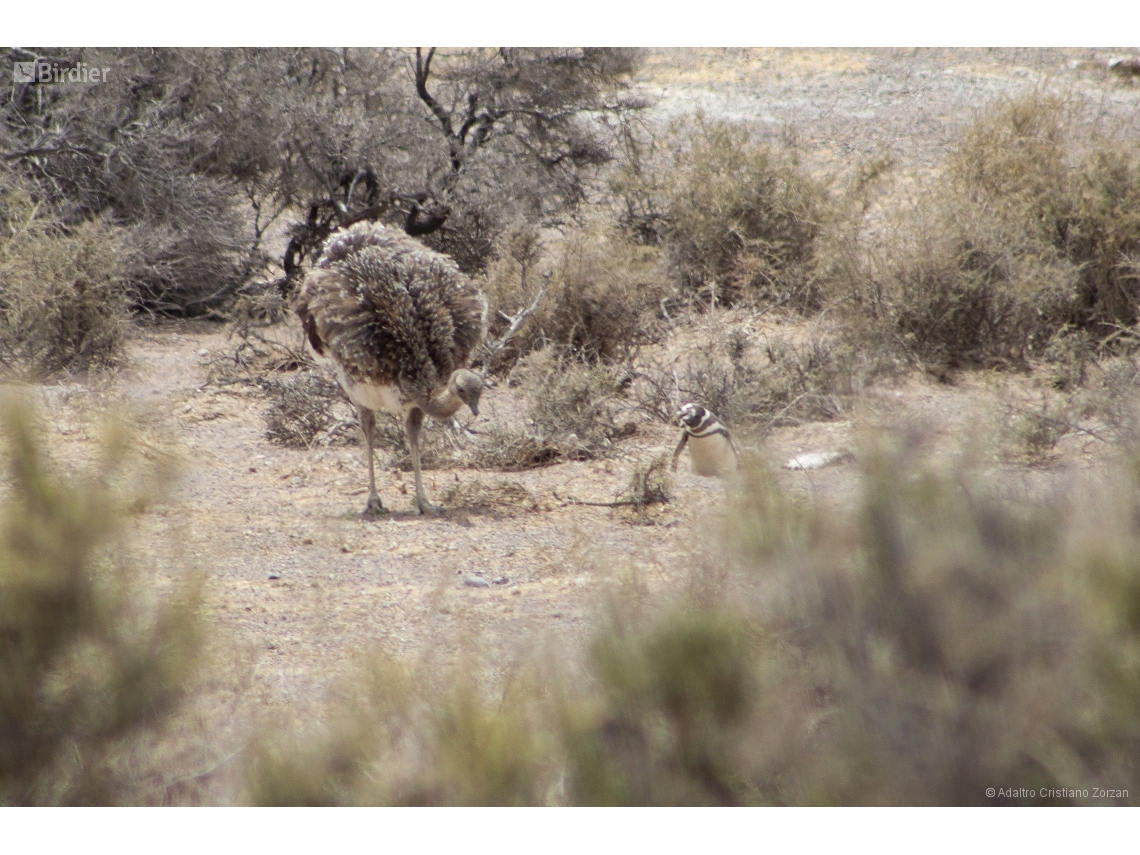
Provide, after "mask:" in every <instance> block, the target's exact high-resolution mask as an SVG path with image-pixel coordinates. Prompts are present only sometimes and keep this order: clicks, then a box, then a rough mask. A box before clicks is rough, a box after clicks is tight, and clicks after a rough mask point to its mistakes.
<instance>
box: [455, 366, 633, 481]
mask: <svg viewBox="0 0 1140 855" xmlns="http://www.w3.org/2000/svg"><path fill="white" fill-rule="evenodd" d="M512 380H513V381H514V382H517V383H518V384H519V388H520V390H521V391H522V392H523V393H524V394H525V395H526V398H527V400H528V401H529V405H528V408H527V410H526V418H525V420H524V424H523V425H518V424H512V423H507V424H496V425H494V426H493V427H492V428H491V429H490V430H489V431H488V432H487V433H486V434H484V436H483V437H482V438H481V441H480V442H479V443H478V445H477V446H476V447H475V449H474V451H473V457H472V460H473V462H474V463H475V465H477V466H479V467H482V468H486V469H498V470H502V471H512V470H519V469H531V468H534V467H539V466H548V465H550V464H553V463H559V462H561V461H565V460H593V459H596V458H599V457H604V456H606V455H607V454H609V453H611V451H612V449H613V444H614V441H615V440H617V439H620V438H621V437H622V436H626V435H628V434H629V433H631V432H632V431H631V430H630V426H628V425H627V426H625V427H623V428H618V427H617V426H616V424H615V423H614V416H615V412H616V403H617V398H618V393H619V390H618V387H617V383H616V382H615V380H614V375H613V372H612V371H611V370H610V369H609V368H607V367H606V366H605V365H600V364H599V365H589V364H586V363H583V362H580V361H578V360H576V359H574V358H572V357H568V356H564V355H559V354H558V352H557V350H556V349H555V348H547V349H545V350H541V351H538V352H536V353H532V354H531V355H530V356H528V357H527V358H526V359H525V360H524V361H523V362H522V363H521V364H520V365H519V366H518V368H516V369H515V372H514V374H513V375H512Z"/></svg>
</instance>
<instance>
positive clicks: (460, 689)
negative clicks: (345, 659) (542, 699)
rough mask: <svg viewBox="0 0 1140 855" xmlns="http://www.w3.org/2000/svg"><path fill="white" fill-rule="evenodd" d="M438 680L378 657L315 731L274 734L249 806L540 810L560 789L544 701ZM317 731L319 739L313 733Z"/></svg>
mask: <svg viewBox="0 0 1140 855" xmlns="http://www.w3.org/2000/svg"><path fill="white" fill-rule="evenodd" d="M447 676H448V679H446V680H442V681H437V680H433V679H432V677H431V676H430V675H429V674H427V673H423V672H419V671H417V670H416V669H413V668H410V667H407V666H405V665H403V664H402V663H399V662H395V661H392V660H389V659H387V658H384V657H376V658H374V660H373V661H372V662H371V663H370V664H369V665H368V666H367V667H366V669H365V671H364V674H363V675H362V676H361V677H360V678H359V679H358V680H357V681H355V685H354V686H353V687H352V689H351V690H350V691H348V692H346V693H345V694H344V695H342V697H341V698H340V699H339V700H340V704H339V706H338V707H336V708H334V714H333V715H332V716H331V717H330V719H329V720H328V721H327V722H326V723H324V724H323V726H319V727H316V728H311V730H310V732H307V733H303V734H299V735H294V734H292V733H291V732H290V730H289V729H286V728H281V729H267V734H266V735H265V736H263V737H262V738H261V739H260V740H259V742H258V743H257V744H255V745H254V746H253V751H252V752H251V754H252V761H251V762H250V764H249V766H248V767H247V775H246V787H245V793H244V800H245V801H246V803H247V804H256V805H329V806H332V805H375V804H385V805H476V806H478V805H534V804H544V803H545V802H546V801H547V799H546V798H545V796H546V792H547V791H548V790H549V789H551V788H552V787H553V786H554V784H555V780H554V776H553V774H552V773H553V768H552V764H550V762H549V747H548V746H547V745H544V744H543V743H542V740H543V734H542V732H541V731H540V730H538V729H537V728H535V727H534V722H533V719H532V710H533V708H534V707H535V694H536V693H534V692H533V690H532V689H531V687H529V686H527V685H524V684H522V683H521V682H516V683H515V684H514V686H513V688H512V690H510V691H508V692H507V693H505V695H504V697H502V698H501V699H498V700H497V701H490V702H489V701H488V700H487V699H485V698H483V697H481V696H480V694H479V692H478V691H477V690H476V689H475V687H474V685H473V683H472V682H471V680H470V678H469V677H468V676H464V675H461V674H459V673H457V672H455V671H452V672H451V673H450V674H448V675H447ZM313 731H315V733H314V732H313Z"/></svg>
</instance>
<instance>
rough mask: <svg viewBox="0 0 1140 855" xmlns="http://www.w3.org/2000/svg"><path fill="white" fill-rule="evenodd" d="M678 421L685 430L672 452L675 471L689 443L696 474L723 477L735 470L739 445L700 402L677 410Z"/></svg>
mask: <svg viewBox="0 0 1140 855" xmlns="http://www.w3.org/2000/svg"><path fill="white" fill-rule="evenodd" d="M677 421H678V422H680V424H681V427H682V428H683V429H684V433H682V434H681V441H680V442H679V443H677V450H676V451H674V452H673V471H674V472H676V471H677V461H678V460H679V459H680V457H681V452H682V451H684V449H685V445H686V444H687V445H688V446H689V457H690V458H691V459H692V462H693V472H695V473H696V474H697V475H704V476H706V477H709V478H724V477H726V476H728V475H731V474H732V473H733V472H735V471H736V444H735V443H733V441H732V437H731V436H730V435H729V433H728V428H726V427H725V426H724V425H722V424H721V423H720V422H718V421H717V420H716V416H714V415H713V414H712V413H710V412H709V411H708V410H706V409H705V408H704V407H702V406H701V405H700V404H682V405H681V409H679V410H677Z"/></svg>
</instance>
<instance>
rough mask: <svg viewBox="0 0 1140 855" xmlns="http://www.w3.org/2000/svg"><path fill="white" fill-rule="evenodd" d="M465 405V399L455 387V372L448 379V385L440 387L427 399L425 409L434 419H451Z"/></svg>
mask: <svg viewBox="0 0 1140 855" xmlns="http://www.w3.org/2000/svg"><path fill="white" fill-rule="evenodd" d="M461 406H463V399H462V398H460V397H459V393H458V392H457V391H456V388H455V374H452V375H451V378H450V379H449V380H448V381H447V385H446V386H444V387H443V388H442V389H439V390H438V391H437V392H435V393H434V394H433V395H432V396H431V397H430V398H428V400H427V406H425V407H423V411H424V412H425V413H427V414H428V415H429V416H431V417H432V418H433V419H449V418H451V417H452V416H453V415H455V413H456V411H457V410H458V409H459V408H460V407H461Z"/></svg>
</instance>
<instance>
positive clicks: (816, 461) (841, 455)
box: [784, 451, 848, 470]
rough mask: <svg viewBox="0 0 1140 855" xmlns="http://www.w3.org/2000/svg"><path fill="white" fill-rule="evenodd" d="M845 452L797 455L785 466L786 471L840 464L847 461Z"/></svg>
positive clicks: (819, 452)
mask: <svg viewBox="0 0 1140 855" xmlns="http://www.w3.org/2000/svg"><path fill="white" fill-rule="evenodd" d="M847 456H848V455H847V452H845V451H814V452H809V453H808V454H797V455H796V456H795V457H793V458H792V459H791V460H789V461H788V462H787V463H785V464H784V468H785V469H800V470H807V469H822V468H823V467H824V466H830V465H831V464H832V463H840V462H841V461H843V460H846V459H847Z"/></svg>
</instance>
